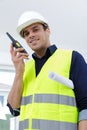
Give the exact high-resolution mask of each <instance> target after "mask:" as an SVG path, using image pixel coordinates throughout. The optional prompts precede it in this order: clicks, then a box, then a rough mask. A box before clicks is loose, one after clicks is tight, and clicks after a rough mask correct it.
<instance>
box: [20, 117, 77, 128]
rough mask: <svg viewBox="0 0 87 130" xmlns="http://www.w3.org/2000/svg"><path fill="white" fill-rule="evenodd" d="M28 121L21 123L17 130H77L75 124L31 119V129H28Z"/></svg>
mask: <svg viewBox="0 0 87 130" xmlns="http://www.w3.org/2000/svg"><path fill="white" fill-rule="evenodd" d="M28 125H29V120H28V119H27V120H25V121H21V122H20V124H19V126H20V127H19V130H25V129H26V130H77V124H74V123H68V122H60V121H53V120H50V121H49V120H39V119H32V128H28Z"/></svg>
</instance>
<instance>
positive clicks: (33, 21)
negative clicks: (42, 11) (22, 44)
mask: <svg viewBox="0 0 87 130" xmlns="http://www.w3.org/2000/svg"><path fill="white" fill-rule="evenodd" d="M34 23H42V24H44V23H47V22H46V21H42V20H40V19H32V20H29V21H27V22H25V23H24V24H21V25H20V26H18V27H17V32H18V33H19V34H20V36H21V37H23V29H25V28H26V27H28V26H30V25H32V24H34Z"/></svg>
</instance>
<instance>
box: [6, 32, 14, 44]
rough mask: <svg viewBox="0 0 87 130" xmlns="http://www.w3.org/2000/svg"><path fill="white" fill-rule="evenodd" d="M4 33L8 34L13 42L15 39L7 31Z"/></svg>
mask: <svg viewBox="0 0 87 130" xmlns="http://www.w3.org/2000/svg"><path fill="white" fill-rule="evenodd" d="M6 34H7V35H8V37H9V38H10V39H11V41H12V42H13V43H14V41H16V40H15V39H14V38H13V37H12V36H11V35H10V34H9V33H8V32H6Z"/></svg>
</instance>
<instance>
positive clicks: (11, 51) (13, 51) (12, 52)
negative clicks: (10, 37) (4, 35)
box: [10, 43, 17, 56]
mask: <svg viewBox="0 0 87 130" xmlns="http://www.w3.org/2000/svg"><path fill="white" fill-rule="evenodd" d="M10 53H11V55H13V56H15V55H16V54H17V52H16V51H15V49H14V47H13V45H12V43H11V45H10Z"/></svg>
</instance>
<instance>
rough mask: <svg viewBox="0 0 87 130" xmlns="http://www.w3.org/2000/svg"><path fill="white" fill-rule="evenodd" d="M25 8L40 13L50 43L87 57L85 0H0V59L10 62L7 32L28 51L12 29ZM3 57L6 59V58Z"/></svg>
mask: <svg viewBox="0 0 87 130" xmlns="http://www.w3.org/2000/svg"><path fill="white" fill-rule="evenodd" d="M27 10H34V11H38V12H39V13H41V14H42V15H43V16H44V17H45V18H46V19H47V20H48V22H49V25H50V29H51V37H50V39H51V43H52V44H56V45H57V46H58V47H62V48H68V49H73V50H77V51H79V52H80V53H82V55H83V56H84V58H85V59H86V60H87V51H86V50H87V44H86V43H87V36H86V35H87V0H51V1H50V0H26V1H25V0H0V55H2V56H1V58H0V62H1V63H8V64H12V63H11V59H10V54H9V45H10V43H11V41H10V40H9V39H8V37H7V36H6V32H9V33H10V34H11V35H12V36H13V37H14V38H16V39H17V40H18V41H19V42H21V44H22V45H23V46H24V47H25V48H26V49H27V50H28V52H29V55H31V53H32V51H31V49H30V48H28V47H27V45H26V43H25V41H24V40H23V39H22V38H20V36H19V35H18V34H17V32H16V27H17V23H18V18H19V17H20V15H21V14H22V13H23V12H24V11H27ZM6 59H7V60H6Z"/></svg>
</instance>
